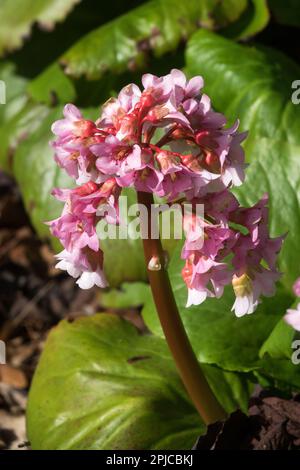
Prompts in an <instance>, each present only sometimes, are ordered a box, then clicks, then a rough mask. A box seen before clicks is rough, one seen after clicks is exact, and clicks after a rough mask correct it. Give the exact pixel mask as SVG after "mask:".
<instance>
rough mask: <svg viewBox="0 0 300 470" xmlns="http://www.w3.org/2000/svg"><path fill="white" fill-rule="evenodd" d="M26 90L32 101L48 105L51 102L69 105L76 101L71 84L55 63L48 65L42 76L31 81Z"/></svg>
mask: <svg viewBox="0 0 300 470" xmlns="http://www.w3.org/2000/svg"><path fill="white" fill-rule="evenodd" d="M27 90H28V93H29V95H30V96H31V97H32V98H33V99H34V100H36V101H38V102H42V103H46V104H48V105H51V104H53V102H60V103H64V104H65V103H70V102H74V101H75V99H76V91H75V87H74V85H73V83H72V82H71V80H70V79H69V78H68V77H67V76H66V75H65V74H64V72H63V71H62V70H61V68H60V67H59V65H58V64H57V63H54V64H53V65H50V67H47V69H46V70H45V71H44V72H43V73H42V74H40V75H39V76H38V77H36V78H35V79H34V80H31V82H30V83H29V84H28V87H27Z"/></svg>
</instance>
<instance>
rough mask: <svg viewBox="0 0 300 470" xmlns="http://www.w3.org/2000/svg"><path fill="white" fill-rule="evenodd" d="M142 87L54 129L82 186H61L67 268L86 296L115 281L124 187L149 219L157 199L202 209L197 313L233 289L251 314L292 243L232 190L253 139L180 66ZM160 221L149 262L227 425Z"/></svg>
mask: <svg viewBox="0 0 300 470" xmlns="http://www.w3.org/2000/svg"><path fill="white" fill-rule="evenodd" d="M142 84H143V88H142V89H140V88H139V87H138V86H136V85H134V84H131V85H128V86H126V87H125V88H123V89H122V90H121V92H120V93H119V95H118V97H117V98H111V99H110V100H109V101H107V102H106V103H105V104H104V106H103V107H102V114H101V115H100V117H99V119H98V120H97V121H96V122H93V121H90V120H87V119H85V118H83V116H82V115H81V113H80V111H79V110H78V109H77V108H76V107H75V106H74V105H72V104H68V105H66V106H65V108H64V119H62V120H59V121H56V122H55V123H54V124H53V126H52V131H53V133H54V134H55V135H56V136H57V138H56V140H55V141H54V142H53V143H52V145H53V147H54V149H55V159H56V162H57V164H58V165H59V166H60V167H62V168H64V169H65V171H66V172H67V173H68V174H69V175H70V176H71V177H72V178H73V179H74V181H75V183H76V186H75V188H73V189H54V190H53V194H54V196H55V197H56V198H57V199H59V200H61V201H63V202H64V208H63V211H62V214H61V216H60V217H59V218H57V219H55V220H53V221H51V222H49V224H50V229H51V232H52V234H53V235H55V236H56V237H58V238H59V240H60V242H61V244H62V245H63V248H64V249H63V251H62V252H61V253H60V254H58V255H57V257H58V260H59V261H58V264H57V267H59V268H60V269H64V270H66V271H67V272H68V273H69V274H70V275H71V276H73V277H75V278H77V283H78V285H79V286H80V287H81V288H83V289H88V288H90V287H92V286H93V285H97V286H99V287H102V288H104V287H106V286H107V285H108V284H107V281H106V277H105V273H104V271H103V252H102V250H101V240H100V241H99V239H98V235H97V232H96V226H97V224H98V222H99V221H100V220H101V219H104V218H105V219H106V221H107V223H108V224H119V223H120V218H119V210H118V200H119V196H120V194H121V191H122V188H124V187H130V188H134V189H135V190H136V191H137V198H138V202H139V203H140V204H143V205H144V206H146V208H147V209H148V212H149V214H150V210H151V205H152V204H153V202H154V199H153V195H156V196H158V197H160V198H164V200H165V202H166V203H168V204H172V203H174V202H176V203H177V204H179V205H180V206H182V207H183V205H184V204H185V203H189V204H190V205H191V207H192V208H196V206H197V205H198V204H201V205H203V207H204V213H203V215H202V216H199V214H197V213H196V211H195V212H193V211H192V212H191V213H190V214H188V215H187V214H184V217H183V225H184V231H185V234H186V239H185V243H184V246H183V249H182V252H181V256H182V259H183V260H184V262H185V265H184V267H183V269H182V277H183V279H184V281H185V284H186V288H187V307H189V306H190V305H199V304H200V303H202V302H204V301H205V299H206V298H208V297H217V298H219V297H221V296H222V294H223V291H224V287H225V286H226V285H228V284H231V285H232V288H233V291H234V293H235V296H236V299H235V302H234V304H233V306H232V309H233V310H234V312H235V314H236V315H237V316H239V317H240V316H243V315H245V314H251V313H253V312H254V310H255V309H256V307H257V305H258V303H259V302H260V298H261V296H262V295H263V296H271V295H273V294H274V290H275V283H276V281H277V280H278V279H279V277H280V273H279V272H278V270H277V269H276V258H277V254H278V252H279V251H280V248H281V245H282V242H283V237H278V238H270V235H269V230H268V207H267V204H268V196H267V195H266V194H265V195H263V196H262V198H261V200H259V201H258V202H257V204H255V205H254V206H253V207H249V208H246V207H242V206H241V205H240V204H239V202H238V200H237V198H236V197H235V196H234V194H233V193H232V192H231V190H232V188H234V187H235V186H239V185H241V184H242V183H243V181H244V178H245V168H246V164H245V156H244V151H243V149H242V147H241V143H242V142H243V140H244V139H245V138H246V133H239V132H238V126H239V123H238V121H237V122H236V123H235V124H234V125H233V126H232V127H226V119H225V117H224V116H223V115H222V114H220V113H217V112H215V111H214V110H213V108H212V107H211V102H210V98H209V97H208V96H207V95H206V94H204V93H202V91H201V90H202V88H203V79H202V77H200V76H196V77H193V78H192V79H191V80H187V78H186V77H185V75H184V74H183V73H182V72H181V71H179V70H176V69H174V70H172V71H171V73H170V74H169V75H166V76H163V77H156V76H154V75H151V74H146V75H144V76H143V78H142ZM103 207H105V208H106V209H107V208H110V209H111V210H105V211H104V210H103ZM149 217H150V215H149ZM149 225H150V224H148V225H147V226H148V229H147V230H148V231H147V236H144V239H143V244H144V251H145V260H146V264H147V267H148V276H149V281H150V284H151V289H152V294H153V298H154V301H155V305H156V308H157V312H158V315H159V317H160V321H161V324H162V327H163V330H164V333H165V336H166V339H167V341H168V344H169V347H170V349H171V352H172V354H173V356H174V359H175V361H176V364H177V366H178V369H179V372H180V374H181V377H182V379H183V382H184V384H185V386H186V388H187V390H188V392H189V394H190V396H191V398H192V400H193V401H194V403H195V405H196V407H197V409H198V411H199V412H200V414H201V416H202V418H203V419H204V421H205V422H207V423H210V422H213V421H216V420H218V419H222V418H223V417H224V416H225V412H224V411H223V409H222V407H221V406H220V405H219V403H218V402H217V400H216V398H215V397H214V395H213V394H212V391H211V390H210V387H209V385H208V383H207V382H206V379H205V377H204V375H203V374H202V371H201V369H200V366H199V364H198V361H197V359H196V357H195V355H194V353H193V350H192V348H191V346H190V344H189V341H188V338H187V336H186V334H185V331H184V328H183V325H182V322H181V319H180V316H179V314H178V311H177V307H176V302H175V299H174V296H173V293H172V289H171V286H170V282H169V279H168V274H167V270H166V266H165V253H164V252H163V250H162V246H161V242H160V240H159V239H154V238H151V233H150V231H149V230H150V229H149ZM195 226H198V227H200V229H201V230H200V231H197V230H195ZM200 238H201V240H200ZM200 242H201V243H200Z"/></svg>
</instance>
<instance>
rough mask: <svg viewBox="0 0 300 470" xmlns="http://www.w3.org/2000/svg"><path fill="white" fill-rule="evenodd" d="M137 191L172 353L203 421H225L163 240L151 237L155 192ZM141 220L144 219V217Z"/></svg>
mask: <svg viewBox="0 0 300 470" xmlns="http://www.w3.org/2000/svg"><path fill="white" fill-rule="evenodd" d="M137 194H138V203H139V204H143V205H144V206H146V208H147V214H148V220H147V225H146V228H147V230H148V238H144V239H143V246H144V254H145V261H146V265H147V266H149V263H150V266H151V260H152V259H153V258H156V259H158V260H159V262H160V265H161V269H159V270H156V269H149V268H148V277H149V282H150V286H151V291H152V295H153V299H154V303H155V305H156V310H157V313H158V316H159V320H160V323H161V326H162V329H163V332H164V334H165V337H166V340H167V343H168V346H169V348H170V351H171V354H172V356H173V358H174V360H175V363H176V366H177V369H178V372H179V374H180V376H181V379H182V381H183V383H184V385H185V388H186V390H187V392H188V394H189V395H190V398H191V400H192V401H193V403H194V405H195V407H196V409H197V411H198V412H199V414H200V416H201V418H202V419H203V421H204V422H205V423H206V424H211V423H214V422H216V421H219V420H223V419H225V418H226V412H225V410H224V409H223V408H222V406H221V405H220V403H219V402H218V400H217V399H216V397H215V396H214V394H213V392H212V390H211V388H210V386H209V384H208V382H207V380H206V378H205V376H204V374H203V372H202V370H201V367H200V364H199V362H198V360H197V358H196V356H195V353H194V351H193V349H192V346H191V344H190V342H189V339H188V337H187V334H186V332H185V329H184V326H183V323H182V321H181V318H180V315H179V312H178V308H177V305H176V302H175V298H174V295H173V291H172V287H171V283H170V280H169V276H168V273H167V270H166V268H165V262H164V260H165V256H164V252H163V249H162V245H161V241H160V239H159V238H158V239H151V236H150V235H151V234H150V232H151V204H154V201H153V195H152V194H150V193H145V192H138V193H137ZM142 223H143V220H141V224H142ZM142 232H143V230H142ZM143 233H145V232H143Z"/></svg>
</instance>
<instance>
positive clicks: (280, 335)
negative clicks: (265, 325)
mask: <svg viewBox="0 0 300 470" xmlns="http://www.w3.org/2000/svg"><path fill="white" fill-rule="evenodd" d="M297 304H298V301H296V302H295V303H294V305H293V306H292V307H291V308H296V307H297ZM299 338H300V334H299V333H298V332H296V331H295V330H294V329H293V328H292V327H291V326H290V325H288V324H287V323H286V322H285V321H284V319H281V320H280V321H279V322H278V323H277V324H276V326H275V328H274V329H273V330H272V332H271V334H270V336H269V337H268V338H267V339H266V341H265V342H264V344H263V345H262V347H261V349H260V357H261V363H262V368H261V371H260V372H259V378H260V379H261V378H263V379H264V380H267V381H269V382H271V383H272V381H273V382H275V384H276V385H277V386H278V387H280V388H282V389H284V390H287V391H288V392H290V391H298V390H299V388H300V368H299V364H298V363H297V364H296V363H294V362H293V354H294V352H295V351H294V349H295V347H294V346H295V345H294V340H296V339H297V340H299ZM299 344H300V342H298V346H299Z"/></svg>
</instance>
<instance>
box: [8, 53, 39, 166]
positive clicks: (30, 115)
mask: <svg viewBox="0 0 300 470" xmlns="http://www.w3.org/2000/svg"><path fill="white" fill-rule="evenodd" d="M0 79H1V80H3V81H4V83H5V85H6V104H4V105H0V141H1V146H0V167H1V169H2V170H5V171H6V172H9V173H10V172H11V171H12V166H13V158H14V152H15V150H16V148H17V146H18V144H19V143H20V142H21V141H22V140H24V139H27V138H28V136H29V135H31V134H32V133H34V132H35V131H36V129H37V128H38V127H39V126H40V124H41V121H42V120H43V119H44V118H45V116H47V114H48V109H47V108H46V107H45V106H41V105H38V104H36V103H34V102H33V101H32V100H30V99H28V96H27V94H26V86H27V81H26V79H24V78H23V77H20V76H18V75H17V74H16V73H15V66H14V65H13V64H12V63H9V62H4V63H2V64H1V65H0Z"/></svg>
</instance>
